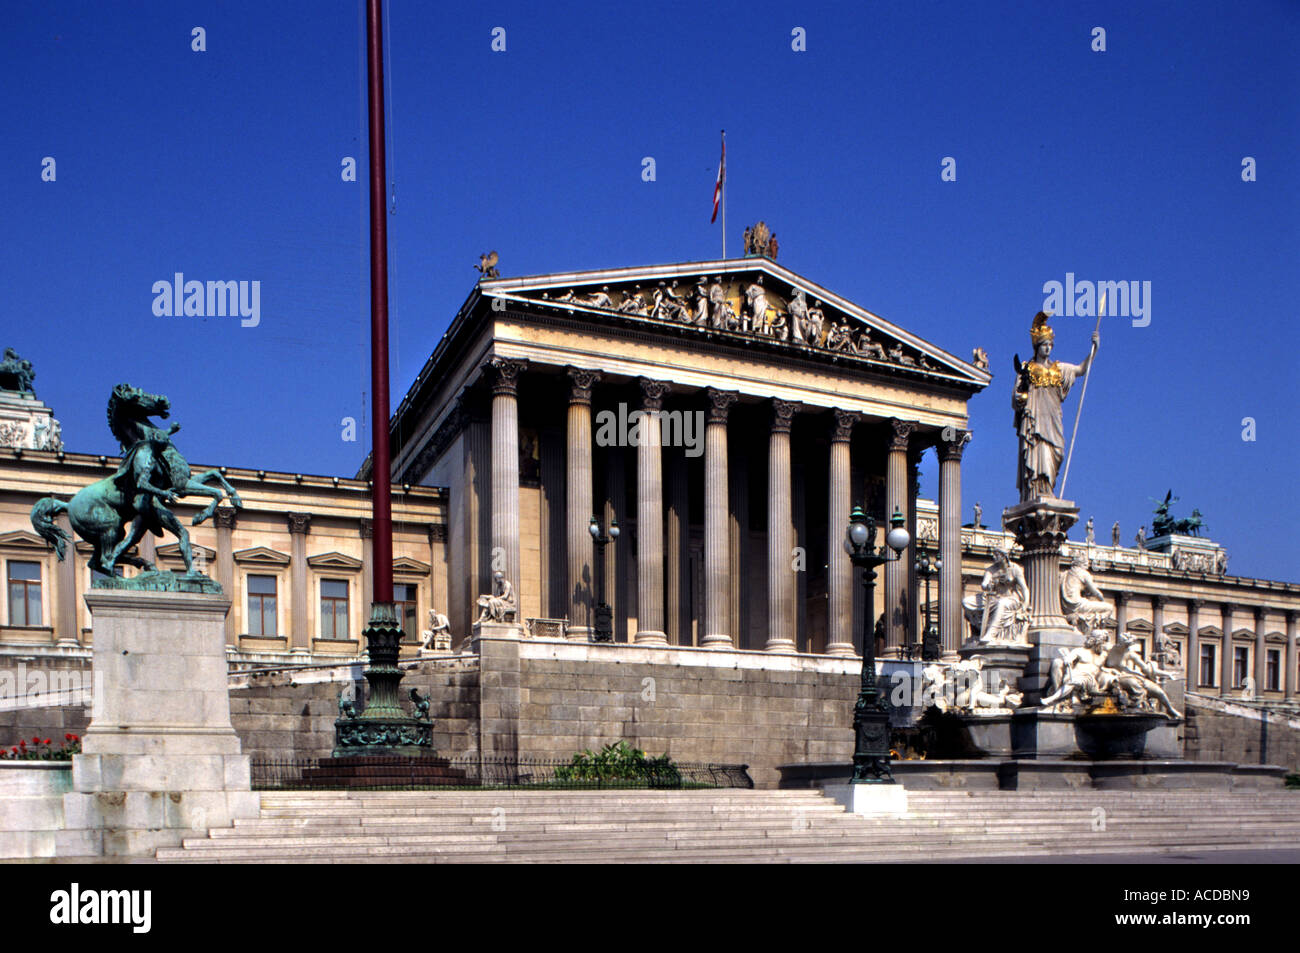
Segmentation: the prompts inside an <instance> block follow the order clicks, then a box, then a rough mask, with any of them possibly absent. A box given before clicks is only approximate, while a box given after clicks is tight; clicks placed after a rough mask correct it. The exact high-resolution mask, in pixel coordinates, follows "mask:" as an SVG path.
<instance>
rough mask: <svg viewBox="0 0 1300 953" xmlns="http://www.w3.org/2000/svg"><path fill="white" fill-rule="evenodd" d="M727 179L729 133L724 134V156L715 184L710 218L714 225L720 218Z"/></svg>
mask: <svg viewBox="0 0 1300 953" xmlns="http://www.w3.org/2000/svg"><path fill="white" fill-rule="evenodd" d="M725 181H727V135H726V133H723V135H722V158H721V159H720V160H718V181H717V184H716V185H714V186H713V217H712V218H711V219H709V224H710V225H712V224H713V223H714V222H716V221H717V220H718V201H719V200H720V199H721V198H722V183H723V182H725Z"/></svg>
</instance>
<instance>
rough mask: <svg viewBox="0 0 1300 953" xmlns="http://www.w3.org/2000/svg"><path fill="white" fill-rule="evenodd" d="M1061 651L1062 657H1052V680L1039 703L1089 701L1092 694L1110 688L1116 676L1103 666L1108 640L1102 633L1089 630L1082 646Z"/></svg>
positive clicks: (1045, 706)
mask: <svg viewBox="0 0 1300 953" xmlns="http://www.w3.org/2000/svg"><path fill="white" fill-rule="evenodd" d="M1060 651H1061V657H1060V658H1057V659H1053V660H1052V669H1051V681H1050V682H1049V684H1048V691H1047V694H1045V695H1044V696H1043V700H1042V702H1041V703H1040V704H1041V705H1042V707H1043V708H1052V707H1053V706H1055V705H1060V704H1063V703H1065V702H1078V703H1080V704H1087V702H1088V701H1089V700H1091V699H1092V698H1093V696H1096V695H1106V694H1108V693H1109V692H1110V689H1111V686H1112V685H1113V684H1114V681H1115V676H1114V674H1113V673H1107V672H1106V671H1105V670H1104V663H1105V661H1106V652H1105V642H1104V640H1103V639H1102V637H1101V636H1100V635H1098V634H1097V633H1095V632H1089V633H1088V634H1087V635H1085V636H1084V637H1083V645H1082V646H1081V647H1080V648H1077V649H1072V650H1071V651H1069V652H1066V651H1065V649H1061V650H1060Z"/></svg>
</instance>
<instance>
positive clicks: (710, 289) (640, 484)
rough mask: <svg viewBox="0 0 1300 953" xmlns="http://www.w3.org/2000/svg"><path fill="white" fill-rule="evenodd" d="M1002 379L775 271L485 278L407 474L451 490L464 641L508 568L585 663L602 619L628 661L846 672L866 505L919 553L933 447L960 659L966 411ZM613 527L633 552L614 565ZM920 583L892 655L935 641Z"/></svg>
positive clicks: (404, 407)
mask: <svg viewBox="0 0 1300 953" xmlns="http://www.w3.org/2000/svg"><path fill="white" fill-rule="evenodd" d="M989 380H990V375H989V373H988V372H987V370H985V369H982V368H980V367H977V366H975V365H974V364H972V363H970V362H968V361H966V360H963V359H961V358H958V357H956V356H954V355H953V354H951V353H949V352H947V351H945V350H943V349H941V348H939V347H937V346H936V345H934V344H931V343H930V342H927V341H924V340H922V339H920V338H918V337H917V336H915V335H913V334H911V333H909V332H908V331H906V330H904V329H903V328H900V327H898V326H896V325H894V324H891V323H890V322H888V321H886V320H884V319H883V318H880V317H879V316H877V315H874V314H872V313H870V312H868V311H866V310H864V309H862V308H861V307H859V306H857V305H855V304H853V303H851V302H849V301H846V300H845V299H843V298H841V297H839V296H838V295H836V294H834V293H833V292H831V291H829V290H827V289H825V288H822V287H820V286H818V285H816V284H814V283H812V282H810V281H808V280H807V279H805V278H803V277H801V276H799V275H796V274H794V273H793V272H791V271H789V270H787V269H785V268H783V267H781V266H780V265H778V264H776V263H775V262H774V261H771V260H769V259H766V258H758V257H751V258H745V259H740V260H730V261H712V262H698V263H692V264H680V265H670V266H662V267H650V268H621V269H611V270H605V271H597V272H584V273H573V274H558V275H544V276H538V277H532V278H510V279H492V280H484V281H482V282H481V283H480V284H478V285H477V286H476V287H475V288H474V290H473V291H472V292H471V294H470V296H469V298H468V299H467V300H466V301H465V303H464V305H463V306H462V307H461V309H460V311H459V313H458V314H457V315H456V317H455V319H454V320H453V321H452V323H451V327H450V328H449V329H448V331H447V333H446V335H445V336H444V337H443V339H442V341H441V342H440V343H439V345H438V347H437V349H436V350H435V351H434V353H433V355H432V356H431V357H430V358H429V361H428V363H427V364H426V365H425V367H424V369H423V370H422V371H421V373H420V375H419V377H418V378H417V379H416V381H415V382H414V384H413V385H412V386H411V389H410V391H409V392H408V394H407V395H406V398H405V399H404V400H403V401H402V402H401V404H400V406H399V407H398V408H397V411H396V413H395V414H394V416H393V420H392V439H393V458H394V474H395V479H397V480H399V481H400V482H402V483H409V484H412V485H416V484H422V485H425V486H437V487H446V488H447V493H448V515H447V533H448V572H449V577H448V578H449V583H448V585H449V600H450V602H449V612H450V615H451V620H452V628H453V631H455V632H457V633H467V632H468V631H469V627H470V624H471V622H472V619H473V616H472V613H473V607H474V605H475V597H476V596H477V594H479V593H485V592H487V591H488V590H489V588H490V585H491V577H492V574H493V573H494V572H495V571H498V570H499V571H501V572H503V573H504V575H505V577H506V578H507V579H509V580H510V581H511V583H512V584H513V586H514V590H515V591H516V592H517V593H518V597H519V601H520V608H521V616H522V617H524V618H544V619H555V620H567V625H566V627H565V628H566V632H567V636H568V637H569V638H572V639H578V640H585V639H588V638H590V637H591V636H592V632H593V629H596V628H597V625H596V617H597V611H596V610H597V606H598V604H599V603H600V602H602V601H603V602H605V603H607V604H608V605H609V607H610V610H611V616H612V629H613V637H614V639H615V640H617V641H625V642H630V643H633V644H641V645H677V646H698V647H705V648H708V647H720V648H739V649H748V650H759V651H768V652H778V653H790V652H805V653H817V654H828V655H841V656H848V655H852V654H854V653H855V651H856V649H855V647H854V646H855V643H856V644H857V645H860V644H861V632H862V625H861V620H862V613H863V607H862V595H861V586H860V585H859V584H858V583H857V582H856V581H855V579H854V576H853V573H852V572H851V566H850V564H849V560H848V556H847V554H846V552H845V550H844V549H843V547H842V546H841V545H840V543H841V541H842V539H843V537H844V532H845V529H846V527H847V524H848V518H849V513H850V510H851V507H852V505H853V504H854V502H855V501H856V502H864V503H865V504H866V505H867V507H868V509H869V511H870V512H871V513H872V514H873V515H875V516H876V517H877V519H878V520H880V521H881V522H882V524H883V521H884V518H885V517H886V515H887V514H889V513H892V512H893V511H894V510H895V509H897V510H898V511H900V512H901V513H902V514H903V516H904V518H905V519H907V520H908V521H909V524H910V525H911V526H912V529H913V531H915V520H916V512H917V509H916V495H915V488H916V485H915V481H914V480H912V479H911V477H910V474H911V469H912V467H911V465H912V464H914V463H915V462H916V461H917V460H918V459H919V456H920V454H922V453H924V452H926V451H927V450H929V449H934V450H937V452H938V453H939V454H940V458H941V461H942V462H941V466H940V487H939V492H940V511H941V512H940V516H939V527H938V534H939V549H940V551H941V552H942V553H943V555H944V557H945V560H944V565H945V567H947V568H946V569H945V575H944V579H943V582H942V585H941V586H940V593H939V602H940V612H939V615H940V619H941V622H940V627H941V629H942V632H943V640H944V645H945V646H946V647H948V648H950V649H952V650H955V649H956V648H957V646H958V644H959V641H960V638H961V625H962V619H961V614H960V605H959V596H960V593H961V585H960V579H961V571H960V562H961V559H960V544H961V537H960V518H961V456H962V449H963V447H964V445H965V442H966V439H967V436H968V432H967V409H966V405H967V401H968V399H969V398H970V397H971V395H972V394H974V393H976V392H977V391H979V390H980V389H981V388H982V387H984V386H985V385H986V384H987V383H988V382H989ZM640 414H648V415H652V416H650V417H647V418H645V419H644V420H639V419H638V417H639V415H640ZM651 421H653V423H650V422H651ZM645 424H649V425H648V426H647V425H645ZM365 473H366V471H365V470H364V469H363V471H362V473H361V476H362V477H364V476H365ZM593 518H595V521H596V524H597V526H598V527H599V528H601V529H606V528H608V527H610V526H612V525H613V524H614V523H615V522H617V524H618V526H619V528H620V530H621V533H620V535H619V536H618V538H617V539H616V540H615V541H614V542H612V543H610V544H609V545H607V546H604V547H597V545H596V544H595V542H594V540H593V536H592V534H591V532H590V530H591V527H592V521H593ZM598 548H603V558H598V554H597V549H598ZM910 568H911V561H910V560H903V561H900V562H898V563H894V564H891V565H889V566H888V567H886V570H885V572H884V577H883V580H882V585H881V586H880V587H879V590H878V598H879V599H881V600H882V602H883V608H884V610H885V614H886V619H887V625H886V635H885V638H886V643H887V644H888V645H893V646H897V645H901V644H903V643H904V642H905V641H906V640H907V633H908V632H909V631H911V630H913V629H914V627H915V622H914V618H915V608H916V606H917V580H916V577H915V573H914V572H911V571H909V570H910ZM602 591H603V593H604V596H603V599H602V598H601V596H600V593H601V592H602ZM909 607H911V611H909ZM909 616H910V617H912V619H913V621H910V622H909Z"/></svg>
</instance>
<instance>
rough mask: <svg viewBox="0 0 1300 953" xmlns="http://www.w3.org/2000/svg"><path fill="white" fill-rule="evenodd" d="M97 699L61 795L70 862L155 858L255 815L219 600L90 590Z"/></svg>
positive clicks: (62, 842)
mask: <svg viewBox="0 0 1300 953" xmlns="http://www.w3.org/2000/svg"><path fill="white" fill-rule="evenodd" d="M86 605H87V607H88V608H89V609H90V611H91V613H92V614H93V616H94V639H95V644H94V651H95V654H94V672H95V686H96V688H95V701H94V707H93V709H92V714H91V720H90V726H89V727H88V728H87V729H86V733H85V735H84V736H83V738H82V752H83V753H82V754H79V755H75V756H74V757H73V759H72V788H73V791H72V793H69V794H65V795H64V797H63V812H64V818H65V830H64V831H63V832H62V833H61V834H60V835H59V838H58V852H59V854H60V855H61V856H113V857H128V856H137V857H138V856H150V855H152V854H153V853H154V852H155V851H156V850H157V849H158V848H159V847H167V846H175V845H177V844H179V843H180V841H181V838H182V837H183V836H185V835H186V834H187V833H192V832H195V831H203V830H206V829H208V828H211V827H228V826H230V825H231V823H232V822H233V821H234V819H235V818H237V817H255V816H257V814H258V811H259V798H258V796H257V795H256V794H254V793H252V791H251V790H250V787H249V759H248V756H247V755H244V754H241V752H240V744H239V737H238V736H237V735H236V734H235V730H234V728H233V727H231V724H230V695H229V690H228V688H227V685H226V637H225V618H226V613H227V612H229V611H230V599H229V597H227V596H224V595H221V594H219V593H203V592H144V591H132V590H121V589H111V590H92V591H91V592H89V593H87V594H86Z"/></svg>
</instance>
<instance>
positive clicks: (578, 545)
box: [543, 367, 600, 642]
mask: <svg viewBox="0 0 1300 953" xmlns="http://www.w3.org/2000/svg"><path fill="white" fill-rule="evenodd" d="M569 380H570V384H571V386H570V388H569V420H568V450H567V453H566V455H565V462H566V464H567V469H568V473H567V474H566V481H565V501H564V502H565V507H564V508H565V513H564V522H565V526H566V528H567V536H568V556H569V577H568V586H569V638H570V639H573V640H574V641H575V642H586V641H588V640H590V638H591V627H592V622H593V619H592V611H593V608H594V605H593V602H592V593H593V591H594V588H595V566H594V562H595V560H594V552H595V550H594V545H595V544H594V542H593V540H592V538H591V531H590V529H589V528H588V527H589V525H590V520H591V518H592V517H593V516H595V515H596V511H595V509H593V502H592V467H591V389H592V387H594V386H595V384H596V381H598V380H600V375H599V374H597V373H596V372H595V371H588V370H583V369H580V368H577V367H570V368H569ZM543 558H545V557H543Z"/></svg>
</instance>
